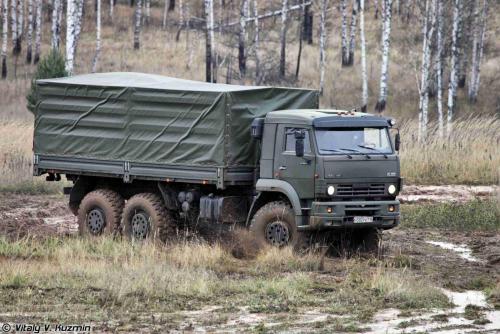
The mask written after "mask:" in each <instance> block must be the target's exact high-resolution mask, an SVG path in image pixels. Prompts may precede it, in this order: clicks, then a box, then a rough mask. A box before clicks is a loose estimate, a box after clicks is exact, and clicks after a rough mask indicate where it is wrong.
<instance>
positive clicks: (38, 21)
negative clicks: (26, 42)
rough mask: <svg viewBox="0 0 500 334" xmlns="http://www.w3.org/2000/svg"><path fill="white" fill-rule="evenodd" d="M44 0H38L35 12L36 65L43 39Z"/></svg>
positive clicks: (34, 59) (34, 60) (34, 61)
mask: <svg viewBox="0 0 500 334" xmlns="http://www.w3.org/2000/svg"><path fill="white" fill-rule="evenodd" d="M42 6H43V3H42V0H36V14H35V55H34V57H33V63H34V64H35V65H36V64H38V62H39V61H40V50H41V44H40V43H41V41H42Z"/></svg>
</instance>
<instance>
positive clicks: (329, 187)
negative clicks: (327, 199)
mask: <svg viewBox="0 0 500 334" xmlns="http://www.w3.org/2000/svg"><path fill="white" fill-rule="evenodd" d="M326 192H327V193H328V195H330V196H333V194H335V187H334V186H328V189H326Z"/></svg>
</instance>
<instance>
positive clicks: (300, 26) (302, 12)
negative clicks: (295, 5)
mask: <svg viewBox="0 0 500 334" xmlns="http://www.w3.org/2000/svg"><path fill="white" fill-rule="evenodd" d="M302 4H304V0H302ZM306 7H307V6H303V7H302V11H301V16H302V22H301V23H302V24H299V25H298V26H299V51H298V52H297V67H296V68H295V79H298V78H299V72H300V58H301V57H302V41H303V40H304V38H303V37H304V28H305V27H306V20H307V18H306Z"/></svg>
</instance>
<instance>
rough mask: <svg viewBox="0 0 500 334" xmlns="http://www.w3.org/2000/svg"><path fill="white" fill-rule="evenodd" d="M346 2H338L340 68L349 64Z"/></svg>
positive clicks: (345, 0)
mask: <svg viewBox="0 0 500 334" xmlns="http://www.w3.org/2000/svg"><path fill="white" fill-rule="evenodd" d="M346 2H347V0H341V1H340V11H341V13H342V25H341V28H340V29H341V51H342V66H347V65H348V64H349V49H348V46H347V4H346Z"/></svg>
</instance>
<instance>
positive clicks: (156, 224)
mask: <svg viewBox="0 0 500 334" xmlns="http://www.w3.org/2000/svg"><path fill="white" fill-rule="evenodd" d="M174 231H175V217H174V215H173V213H172V212H170V211H168V210H167V208H166V207H165V204H164V203H163V200H162V199H161V198H160V196H158V195H156V194H153V193H142V194H137V195H135V196H133V197H131V198H130V199H129V200H128V201H127V203H126V204H125V209H124V210H123V234H124V235H125V237H126V238H128V239H130V240H158V241H162V242H165V241H166V240H167V238H168V237H169V236H171V235H172V232H174Z"/></svg>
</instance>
